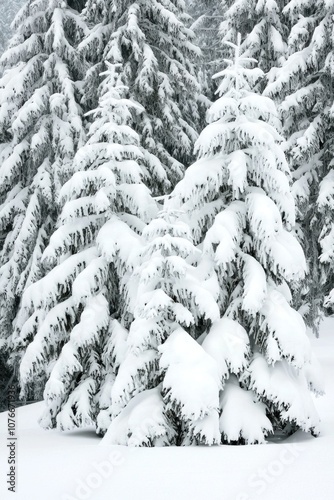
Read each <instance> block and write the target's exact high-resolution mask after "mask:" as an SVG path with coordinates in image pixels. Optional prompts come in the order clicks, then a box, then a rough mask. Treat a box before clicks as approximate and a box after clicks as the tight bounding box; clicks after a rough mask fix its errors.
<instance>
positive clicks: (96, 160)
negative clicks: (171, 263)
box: [15, 65, 163, 429]
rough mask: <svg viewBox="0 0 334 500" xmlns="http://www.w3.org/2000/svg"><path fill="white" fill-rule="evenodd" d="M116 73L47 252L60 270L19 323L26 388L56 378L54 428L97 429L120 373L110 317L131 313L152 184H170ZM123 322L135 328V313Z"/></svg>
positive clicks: (33, 296) (109, 78)
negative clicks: (130, 278) (129, 292)
mask: <svg viewBox="0 0 334 500" xmlns="http://www.w3.org/2000/svg"><path fill="white" fill-rule="evenodd" d="M107 66H108V70H107V72H106V74H105V75H103V76H104V80H103V82H102V83H101V85H100V88H99V93H100V96H101V97H100V102H99V105H98V108H97V109H96V110H95V111H93V112H92V117H93V121H92V124H91V126H90V129H89V133H88V140H87V143H86V144H85V145H84V146H82V147H81V148H80V149H79V151H78V152H77V154H76V155H75V157H74V159H73V161H72V163H71V168H70V171H71V174H72V175H71V177H70V178H69V180H68V181H67V182H66V183H65V184H64V185H63V186H62V188H61V190H60V195H59V200H58V201H59V204H60V207H61V214H60V217H59V220H58V228H57V230H56V231H55V232H54V233H53V235H52V236H51V239H50V243H49V245H48V246H47V248H46V249H45V251H44V253H43V262H46V263H47V264H48V266H49V268H50V271H49V272H48V273H47V274H46V276H45V277H43V278H42V279H40V280H39V281H37V282H36V283H34V284H32V285H31V286H29V287H28V288H27V289H26V290H25V292H24V294H23V298H22V307H21V313H20V315H19V317H18V319H17V322H16V329H15V343H16V349H17V350H22V351H23V357H22V361H21V365H20V376H21V385H22V387H23V391H24V390H25V387H27V385H28V384H29V382H30V381H31V380H32V379H34V378H36V377H38V376H43V375H46V377H47V378H48V382H47V384H46V387H45V392H44V396H45V401H46V409H45V413H44V415H43V417H42V418H41V423H42V425H43V426H44V427H46V428H49V427H55V426H56V425H57V426H58V427H59V428H61V429H71V428H73V427H75V426H78V427H80V426H85V425H87V424H91V423H92V422H95V419H96V413H97V411H98V408H99V396H98V395H97V393H98V390H99V387H100V383H101V381H102V382H103V383H104V384H105V383H106V382H105V380H104V377H106V378H107V379H108V378H110V377H111V376H112V372H111V371H108V370H107V369H104V363H105V364H106V365H107V364H108V363H110V359H109V357H108V354H104V350H105V347H104V345H105V343H106V342H108V341H109V336H110V335H111V333H112V332H111V330H110V328H111V327H112V323H111V326H110V317H111V314H113V315H116V316H117V315H119V314H122V308H123V304H125V303H126V295H125V294H124V291H123V288H124V283H126V279H127V274H129V273H130V272H131V271H132V269H133V266H134V264H135V257H136V255H137V247H138V245H139V241H140V233H141V232H142V229H143V226H145V223H146V222H148V221H149V220H150V219H152V218H153V217H154V216H155V215H156V213H157V207H156V202H155V201H154V200H153V198H152V197H151V195H150V192H149V189H148V188H147V187H146V185H145V181H147V183H154V182H156V183H162V181H163V180H162V179H161V171H160V170H159V169H157V164H158V163H159V162H158V161H157V160H156V159H155V158H154V157H153V156H152V155H151V154H150V153H149V152H147V151H146V150H144V149H143V148H141V147H140V145H139V143H140V139H139V137H138V135H137V133H136V132H134V130H133V129H132V127H131V125H132V123H133V121H134V116H135V114H136V113H138V114H140V113H143V112H144V110H143V108H142V107H141V106H140V105H139V104H138V103H135V102H134V101H133V100H130V99H128V97H127V95H128V93H129V92H128V89H127V88H126V87H125V86H124V85H123V84H122V82H121V78H120V75H121V76H122V71H121V69H120V68H117V67H115V65H107ZM149 178H150V180H148V179H149ZM122 317H123V319H124V324H125V326H126V324H127V323H126V322H127V321H129V319H128V317H127V311H125V312H124V314H123V315H122ZM108 366H109V365H108Z"/></svg>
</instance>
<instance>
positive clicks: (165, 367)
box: [98, 210, 220, 446]
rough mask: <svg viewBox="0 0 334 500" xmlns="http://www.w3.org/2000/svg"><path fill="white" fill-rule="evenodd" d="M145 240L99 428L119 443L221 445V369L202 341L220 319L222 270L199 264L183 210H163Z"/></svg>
mask: <svg viewBox="0 0 334 500" xmlns="http://www.w3.org/2000/svg"><path fill="white" fill-rule="evenodd" d="M143 237H144V239H145V243H144V244H143V247H142V250H141V251H140V260H139V265H138V266H137V267H136V269H135V271H134V273H133V276H132V279H131V281H130V282H129V286H130V287H131V288H132V289H133V288H135V289H136V293H135V294H134V296H132V299H131V302H132V303H133V317H134V320H133V322H132V323H131V325H130V328H129V329H128V331H124V329H123V331H122V332H121V325H120V324H119V323H118V322H116V321H115V322H114V326H113V329H114V335H113V337H112V338H111V342H110V346H109V347H108V352H109V353H110V352H111V353H112V359H115V360H117V361H116V363H115V367H114V370H115V368H116V372H115V379H114V380H113V381H112V384H111V385H110V389H109V391H108V393H109V394H110V398H109V401H106V402H107V403H108V407H106V409H105V410H103V411H102V412H101V414H100V416H99V421H98V423H99V432H101V433H102V434H103V433H105V432H106V431H107V434H106V436H105V441H106V442H109V443H112V444H129V445H139V446H155V445H170V444H177V445H180V444H183V445H184V444H189V443H192V444H194V443H203V444H214V443H218V442H219V441H220V434H219V425H218V406H219V397H218V394H219V387H220V377H219V371H218V368H217V366H216V364H215V361H214V359H212V358H211V357H210V356H209V355H208V354H207V353H206V352H205V351H204V350H203V349H202V347H201V346H200V343H199V339H200V336H201V334H202V333H203V332H204V331H205V328H206V326H207V325H209V324H212V322H213V321H215V320H217V319H218V318H219V309H218V306H217V302H216V299H217V295H218V291H217V290H218V282H217V279H216V275H215V273H214V272H213V269H212V268H210V266H209V265H208V263H206V262H205V259H203V260H202V263H201V265H198V264H199V261H200V260H201V252H200V250H199V249H197V248H196V247H195V246H194V245H193V242H192V236H191V234H190V230H189V228H188V227H187V225H186V224H185V223H184V222H182V221H181V220H180V218H179V214H178V213H173V212H172V211H168V210H167V211H163V212H161V213H160V215H159V217H158V218H156V219H154V220H153V221H152V222H151V223H150V224H149V225H148V226H147V227H146V228H145V229H144V231H143ZM109 357H110V354H109ZM106 406H107V405H106ZM139 417H140V418H139ZM110 422H111V423H110ZM143 426H144V427H146V429H143Z"/></svg>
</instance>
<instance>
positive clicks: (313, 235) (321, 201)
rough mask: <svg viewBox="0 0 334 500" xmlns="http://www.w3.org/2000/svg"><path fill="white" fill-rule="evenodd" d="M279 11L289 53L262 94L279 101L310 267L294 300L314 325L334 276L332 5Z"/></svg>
mask: <svg viewBox="0 0 334 500" xmlns="http://www.w3.org/2000/svg"><path fill="white" fill-rule="evenodd" d="M283 14H284V15H285V18H286V23H287V24H288V25H289V27H290V33H289V37H288V46H287V50H288V55H289V57H288V58H287V60H286V62H285V63H284V64H283V66H282V67H281V68H273V69H272V70H271V71H270V73H269V75H268V84H267V88H266V90H265V95H267V96H269V97H271V98H274V99H275V100H276V101H278V102H280V103H281V104H280V113H281V118H282V121H283V126H284V134H285V136H286V138H287V146H286V154H287V158H288V161H289V163H290V169H291V171H292V175H293V179H294V183H293V193H294V197H295V200H296V203H297V206H298V209H299V211H298V222H299V224H300V233H301V234H300V237H301V241H302V242H303V246H304V248H305V251H306V256H307V260H308V264H309V267H310V273H309V275H308V279H307V282H306V285H305V287H304V288H303V289H302V290H301V296H300V300H299V303H300V305H301V306H302V310H303V311H304V315H305V318H306V320H307V322H308V324H309V325H310V326H313V327H314V328H315V330H316V331H317V328H318V324H317V320H318V319H319V313H320V311H321V309H322V305H323V300H324V295H327V294H328V293H329V292H330V290H331V288H332V286H333V285H332V283H333V279H334V274H333V272H334V265H333V262H334V261H333V241H334V236H333V234H334V229H333V227H334V226H333V219H334V198H333V194H334V185H333V154H334V141H333V75H334V74H333V40H334V39H333V29H332V28H333V14H334V6H333V3H332V2H328V1H326V0H321V1H319V2H311V1H310V0H307V1H290V2H287V5H286V7H285V8H284V10H283ZM319 260H320V266H319ZM319 267H320V269H319ZM331 302H332V299H331V298H330V297H328V301H327V304H328V305H329V306H330V305H331Z"/></svg>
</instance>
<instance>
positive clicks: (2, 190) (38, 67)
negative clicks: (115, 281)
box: [0, 0, 86, 364]
mask: <svg viewBox="0 0 334 500" xmlns="http://www.w3.org/2000/svg"><path fill="white" fill-rule="evenodd" d="M14 27H15V29H16V34H15V36H14V37H13V38H12V40H11V42H10V45H9V48H8V49H7V50H6V52H5V53H4V54H3V56H2V58H1V64H2V67H3V68H4V69H5V72H4V75H3V77H2V79H1V80H0V105H1V113H0V234H1V237H0V241H1V244H0V330H1V334H0V335H1V347H2V348H8V349H9V350H11V348H12V344H11V334H12V331H13V322H15V318H16V316H17V313H18V309H19V307H20V298H21V295H22V293H23V291H24V290H25V289H26V288H27V287H28V286H29V285H30V284H31V283H33V282H35V281H36V280H38V279H39V278H40V277H41V276H42V275H43V273H44V270H43V268H42V266H41V255H42V253H43V250H44V248H45V246H46V244H47V241H48V239H49V237H50V234H51V232H52V230H53V229H54V225H55V221H56V217H57V210H56V208H55V200H56V197H57V193H58V191H59V188H60V186H61V184H62V182H63V180H64V178H65V179H66V174H67V173H66V171H67V168H68V165H69V164H70V163H71V161H72V159H73V156H74V154H75V151H76V149H77V148H78V146H80V145H81V144H82V143H83V140H84V131H83V124H82V110H81V107H80V99H81V94H80V82H81V80H82V78H83V76H84V70H85V65H84V61H83V59H82V58H81V57H80V56H79V55H78V51H77V47H78V44H79V42H80V41H81V39H82V38H83V36H84V35H85V33H86V28H85V25H84V23H83V22H82V21H81V20H80V19H79V15H78V12H77V11H75V10H73V9H72V8H70V3H67V2H66V1H61V0H52V1H50V2H45V1H44V0H37V1H28V2H27V3H26V4H25V6H24V7H23V8H22V9H21V11H20V12H19V14H18V15H17V17H16V19H15V25H14ZM14 357H15V356H14ZM13 363H14V361H13ZM14 364H15V363H14Z"/></svg>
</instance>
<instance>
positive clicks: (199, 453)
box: [0, 319, 334, 500]
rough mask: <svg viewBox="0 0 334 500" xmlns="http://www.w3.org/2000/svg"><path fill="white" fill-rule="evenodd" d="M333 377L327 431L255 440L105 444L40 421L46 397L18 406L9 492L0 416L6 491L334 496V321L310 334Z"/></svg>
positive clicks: (58, 499)
mask: <svg viewBox="0 0 334 500" xmlns="http://www.w3.org/2000/svg"><path fill="white" fill-rule="evenodd" d="M311 340H312V344H313V348H314V350H315V352H316V355H317V356H318V359H319V361H320V364H321V366H322V369H323V371H324V376H325V380H326V395H325V396H324V397H321V398H318V399H316V406H317V409H318V411H319V414H320V417H321V420H322V422H321V436H320V437H319V438H313V437H312V436H309V435H306V434H305V433H303V432H301V431H300V432H297V433H296V434H295V435H294V436H292V437H290V438H289V439H288V440H286V441H281V442H279V441H276V442H271V443H269V444H265V445H255V446H219V447H218V446H214V447H211V448H207V447H185V448H174V447H170V448H153V449H151V448H126V447H123V446H111V447H108V446H103V445H101V439H100V438H98V437H97V436H96V435H95V433H94V429H88V430H84V431H83V430H78V431H76V432H71V433H69V432H66V433H60V432H59V431H56V430H54V431H44V430H43V429H41V428H40V427H39V426H38V424H37V418H38V416H39V415H40V414H41V413H42V407H43V403H38V404H34V405H31V406H27V407H24V408H21V409H19V410H17V416H16V424H17V438H18V439H17V445H16V453H17V456H16V458H17V469H16V474H17V477H16V492H15V493H12V492H9V491H7V485H6V480H7V479H6V474H7V473H8V471H9V465H8V463H7V458H8V450H9V448H7V447H6V444H7V443H8V441H7V413H6V412H5V413H2V414H0V497H1V499H5V500H7V499H15V500H167V499H168V500H202V499H205V500H254V499H258V500H283V499H284V500H315V499H316V500H333V499H334V472H333V470H334V319H327V320H326V321H324V323H323V326H322V330H321V334H320V339H315V338H313V337H312V338H311Z"/></svg>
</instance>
